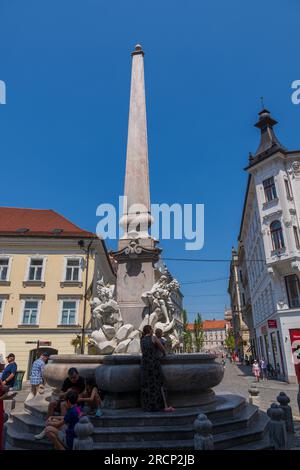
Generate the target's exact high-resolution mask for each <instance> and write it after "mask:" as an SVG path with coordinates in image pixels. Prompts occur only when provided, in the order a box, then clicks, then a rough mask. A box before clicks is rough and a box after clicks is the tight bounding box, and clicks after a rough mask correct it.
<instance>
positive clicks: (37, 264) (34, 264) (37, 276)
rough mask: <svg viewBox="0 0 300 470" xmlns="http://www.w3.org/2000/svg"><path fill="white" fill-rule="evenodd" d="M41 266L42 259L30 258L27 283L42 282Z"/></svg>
mask: <svg viewBox="0 0 300 470" xmlns="http://www.w3.org/2000/svg"><path fill="white" fill-rule="evenodd" d="M43 264H44V260H43V259H41V258H40V259H37V258H31V260H30V265H29V273H28V281H41V280H42V274H43Z"/></svg>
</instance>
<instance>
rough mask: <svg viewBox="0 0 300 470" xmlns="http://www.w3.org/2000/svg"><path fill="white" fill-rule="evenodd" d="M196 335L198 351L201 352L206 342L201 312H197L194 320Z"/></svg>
mask: <svg viewBox="0 0 300 470" xmlns="http://www.w3.org/2000/svg"><path fill="white" fill-rule="evenodd" d="M194 336H195V347H196V351H197V352H200V351H201V350H202V348H203V344H204V331H203V321H202V317H201V315H200V313H197V315H196V318H195V321H194Z"/></svg>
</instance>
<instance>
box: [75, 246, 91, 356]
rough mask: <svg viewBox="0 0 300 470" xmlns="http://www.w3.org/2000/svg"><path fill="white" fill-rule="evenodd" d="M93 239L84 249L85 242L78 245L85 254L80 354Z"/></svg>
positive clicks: (83, 334)
mask: <svg viewBox="0 0 300 470" xmlns="http://www.w3.org/2000/svg"><path fill="white" fill-rule="evenodd" d="M93 241H94V238H92V240H90V242H89V244H88V246H87V248H86V247H85V241H84V240H79V241H78V245H79V248H80V249H81V250H83V251H84V252H85V253H86V272H85V287H84V304H83V320H82V329H81V345H80V353H81V354H84V349H85V322H86V301H87V291H88V276H89V261H90V250H91V246H92V243H93Z"/></svg>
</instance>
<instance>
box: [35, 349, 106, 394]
mask: <svg viewBox="0 0 300 470" xmlns="http://www.w3.org/2000/svg"><path fill="white" fill-rule="evenodd" d="M104 357H105V356H100V355H88V354H57V355H53V356H50V358H49V361H48V363H47V364H46V366H45V368H44V379H45V381H46V383H47V384H48V385H50V386H51V387H54V388H57V389H60V388H61V386H62V384H63V381H64V380H65V379H66V378H67V375H68V370H69V369H70V367H76V369H77V370H78V372H79V374H80V375H81V376H82V377H94V376H95V371H96V369H97V368H98V367H99V366H100V365H101V364H102V361H103V358H104Z"/></svg>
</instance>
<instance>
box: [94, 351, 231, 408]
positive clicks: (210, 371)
mask: <svg viewBox="0 0 300 470" xmlns="http://www.w3.org/2000/svg"><path fill="white" fill-rule="evenodd" d="M215 359H216V358H215V356H214V355H212V354H199V353H194V354H170V355H168V356H166V357H165V358H163V359H162V360H161V364H162V371H163V375H164V386H165V388H166V390H167V396H168V402H169V403H170V404H171V405H172V406H175V407H188V406H200V405H206V404H209V403H212V402H214V401H215V393H214V391H213V390H212V387H215V386H216V385H218V384H219V383H220V382H221V380H222V378H223V375H224V368H223V366H222V365H221V364H220V363H218V362H216V360H215ZM140 371H141V356H140V355H129V354H128V355H127V354H126V355H125V354H124V355H117V354H113V355H110V356H105V357H104V358H103V362H102V365H101V367H98V368H97V369H96V371H95V375H96V382H97V385H98V387H99V389H100V390H101V391H103V392H104V393H105V398H104V403H103V405H104V407H105V408H110V409H118V408H135V407H139V406H140Z"/></svg>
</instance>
